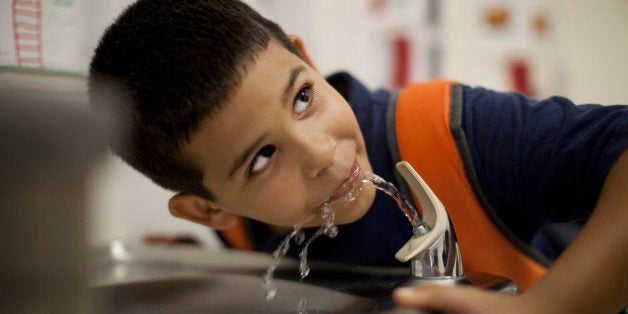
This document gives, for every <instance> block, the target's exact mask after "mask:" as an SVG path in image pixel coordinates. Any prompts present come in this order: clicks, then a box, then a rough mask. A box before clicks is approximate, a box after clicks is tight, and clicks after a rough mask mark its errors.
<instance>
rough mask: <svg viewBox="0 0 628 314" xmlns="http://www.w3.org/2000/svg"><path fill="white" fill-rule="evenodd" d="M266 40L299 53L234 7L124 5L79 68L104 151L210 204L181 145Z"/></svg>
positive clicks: (199, 0) (219, 2) (158, 1)
mask: <svg viewBox="0 0 628 314" xmlns="http://www.w3.org/2000/svg"><path fill="white" fill-rule="evenodd" d="M271 38H272V39H274V40H276V41H277V42H279V43H280V44H282V45H283V46H284V47H285V48H286V49H288V50H289V51H291V52H292V53H294V54H295V55H297V56H298V55H299V53H298V52H297V50H296V48H295V46H294V45H293V43H292V41H291V40H290V39H289V38H288V36H287V35H286V34H285V33H284V32H283V31H282V30H281V28H280V27H279V26H278V25H277V24H275V23H273V22H271V21H269V20H267V19H265V18H263V17H262V16H261V15H259V14H258V13H257V12H255V11H254V10H253V9H252V8H250V7H249V6H248V5H246V4H244V3H242V2H240V1H236V0H140V1H138V2H136V3H134V4H132V5H131V6H130V7H128V8H127V9H126V10H125V12H124V13H123V14H122V15H121V16H120V17H119V18H118V19H117V20H116V21H115V22H114V23H113V24H112V25H111V26H110V27H109V28H108V29H107V30H106V32H105V34H104V35H103V37H102V38H101V40H100V43H99V45H98V47H97V48H96V50H95V53H94V57H93V59H92V61H91V65H90V71H89V96H90V101H91V103H92V107H93V109H94V111H95V112H96V113H97V114H98V115H100V116H101V117H103V118H105V119H104V120H105V122H106V124H107V125H106V127H107V128H108V129H109V130H110V131H112V132H113V133H111V137H110V146H111V148H112V150H113V151H114V152H115V153H116V154H117V155H119V156H120V157H121V158H122V159H123V160H124V161H125V162H127V163H128V164H129V165H131V166H132V167H133V168H135V169H136V170H138V171H140V172H141V173H143V174H144V175H146V176H147V177H149V178H150V179H152V180H153V181H154V182H155V183H157V184H159V185H160V186H162V187H164V188H167V189H170V190H173V191H177V192H183V193H188V194H194V195H197V196H201V197H204V198H206V199H215V197H214V196H213V195H212V193H211V192H210V191H208V190H207V189H206V188H205V187H204V186H203V184H202V179H203V174H202V172H201V170H200V169H199V167H198V166H196V165H194V164H193V163H192V162H191V161H190V160H189V159H187V158H186V156H184V155H183V154H182V152H181V149H180V148H181V145H182V144H184V143H186V142H189V141H190V140H191V137H192V135H193V134H194V132H195V131H197V130H198V128H199V125H200V123H201V121H203V120H204V119H206V118H208V117H211V115H212V114H214V113H216V112H217V111H218V110H220V108H221V106H222V104H224V103H225V101H226V100H227V99H228V97H229V96H230V93H231V92H232V91H233V90H234V89H235V88H236V87H237V86H238V84H239V83H240V81H241V78H242V76H243V75H244V73H245V72H246V66H247V65H248V64H250V63H251V62H252V61H253V60H254V58H255V56H256V55H257V54H258V53H259V52H260V51H263V50H265V49H266V48H267V47H268V44H269V41H270V40H271ZM114 134H115V135H114Z"/></svg>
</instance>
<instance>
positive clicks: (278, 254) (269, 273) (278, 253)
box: [262, 172, 427, 311]
mask: <svg viewBox="0 0 628 314" xmlns="http://www.w3.org/2000/svg"><path fill="white" fill-rule="evenodd" d="M363 183H370V184H373V186H375V188H377V189H378V190H380V191H383V192H384V193H386V194H387V195H389V196H390V197H392V198H393V199H394V200H395V201H396V202H397V205H398V206H399V208H400V209H401V210H402V211H403V213H404V214H405V216H406V217H407V218H408V220H409V221H410V224H411V225H412V228H413V230H427V226H426V225H425V224H424V223H423V221H421V219H420V218H419V215H418V213H417V212H416V210H415V209H414V207H413V206H412V205H411V204H410V202H408V200H407V199H406V198H405V197H404V196H403V194H401V193H400V192H399V190H397V188H396V187H395V186H394V185H393V184H392V183H390V182H387V181H386V180H384V179H382V178H380V177H379V176H377V175H375V174H373V173H370V172H364V173H362V180H361V182H360V184H358V185H357V186H356V187H355V188H354V189H353V190H352V191H351V192H349V193H348V195H346V196H345V197H344V198H343V199H342V200H341V201H340V202H338V205H335V206H332V205H330V204H329V203H324V204H323V205H322V206H321V209H320V215H321V218H322V220H323V224H322V225H321V226H320V227H319V228H318V229H317V230H316V232H314V234H313V235H312V236H311V237H310V238H309V239H308V240H307V242H305V245H304V246H303V248H302V249H301V253H300V254H299V274H300V276H301V279H303V278H305V277H307V276H308V274H309V273H310V267H309V265H308V262H307V252H308V248H309V246H310V244H311V243H312V242H313V241H314V240H316V238H318V237H319V236H321V235H325V236H327V237H330V238H334V237H336V235H337V234H338V227H337V226H336V225H335V223H334V219H335V217H336V209H337V208H342V207H343V206H345V205H346V204H348V203H350V202H352V201H353V200H355V199H356V197H358V195H359V193H360V192H361V191H362V187H363ZM415 232H416V231H415ZM293 239H294V242H295V244H296V245H301V244H302V243H303V241H304V240H305V233H304V232H303V230H302V222H300V223H297V224H295V225H294V227H293V230H292V232H291V233H290V234H288V235H287V236H286V237H285V238H284V240H283V241H282V242H281V243H280V244H279V246H278V247H277V249H275V251H274V252H273V254H272V258H273V261H272V263H271V264H270V265H269V266H268V269H267V270H266V273H265V274H264V276H263V278H262V286H263V288H264V297H265V300H266V301H267V302H270V301H271V300H272V299H273V298H274V296H275V294H276V293H277V288H276V287H275V285H274V284H273V274H274V271H275V269H277V266H279V263H280V262H281V258H282V257H284V256H285V255H286V253H287V252H288V250H289V249H290V243H291V241H292V240H293ZM305 303H306V301H305V300H304V299H302V300H301V301H300V302H299V311H300V310H302V308H301V307H302V306H301V305H302V304H305Z"/></svg>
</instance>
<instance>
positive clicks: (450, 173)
mask: <svg viewBox="0 0 628 314" xmlns="http://www.w3.org/2000/svg"><path fill="white" fill-rule="evenodd" d="M462 88H463V87H462V86H461V85H458V84H454V83H453V82H450V81H434V82H429V83H423V84H416V85H412V86H409V87H407V88H404V89H403V90H401V91H400V92H398V93H397V94H396V95H395V96H394V97H395V98H396V99H393V100H391V102H389V106H388V113H387V116H388V117H387V128H388V133H389V134H388V139H389V145H390V146H391V147H390V148H391V151H392V152H393V153H392V154H393V158H399V159H400V160H405V161H408V162H409V163H410V164H411V165H412V167H414V169H415V170H416V171H417V172H418V173H419V174H420V175H421V177H422V178H423V179H424V180H425V181H426V182H427V184H428V185H429V186H430V188H431V189H432V190H433V191H434V193H435V194H436V195H437V196H438V198H439V199H440V200H441V202H442V203H443V205H444V206H445V208H446V209H447V212H448V213H449V215H450V219H451V221H452V224H453V226H454V229H455V231H456V234H457V236H458V241H459V244H460V249H461V253H462V260H463V265H464V269H466V270H469V271H476V272H484V273H491V274H498V275H502V276H505V277H507V278H510V279H512V280H513V281H514V282H515V283H516V284H517V285H518V286H519V288H520V289H521V290H526V289H528V288H529V287H530V286H531V285H533V284H534V283H535V282H536V281H537V280H538V279H539V278H540V277H541V276H543V275H544V274H545V272H546V271H547V268H546V267H547V266H548V265H549V263H548V262H547V259H545V258H544V257H543V256H541V255H540V254H539V253H537V252H536V251H534V250H533V249H532V248H531V247H529V246H528V245H527V244H525V243H524V242H522V241H521V240H519V239H518V238H517V237H516V236H515V235H514V234H513V233H512V232H511V231H510V230H509V229H507V228H506V227H505V225H504V224H503V222H502V221H501V220H500V219H499V217H497V215H496V214H495V213H494V212H493V210H492V209H491V206H490V204H488V202H487V201H486V199H485V197H484V195H483V193H482V190H481V188H480V186H479V184H478V183H477V177H476V175H475V171H474V169H473V164H472V163H471V161H470V155H469V150H468V146H467V144H466V139H465V136H464V132H463V130H462V127H461V119H462ZM395 155H397V156H395ZM394 161H395V162H396V161H397V160H394ZM415 203H418V202H417V201H416V198H415Z"/></svg>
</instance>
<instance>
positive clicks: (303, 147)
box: [297, 132, 337, 178]
mask: <svg viewBox="0 0 628 314" xmlns="http://www.w3.org/2000/svg"><path fill="white" fill-rule="evenodd" d="M308 133H309V134H304V135H303V136H301V137H299V150H297V154H299V155H300V156H301V159H302V161H303V173H304V175H305V176H306V177H308V178H315V177H317V176H319V175H320V174H321V173H322V172H324V171H325V170H326V169H328V168H329V167H330V166H331V165H332V164H333V162H334V154H335V152H336V146H337V142H336V140H335V139H334V138H333V137H331V136H329V135H326V134H316V133H314V132H308Z"/></svg>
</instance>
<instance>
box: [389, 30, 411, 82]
mask: <svg viewBox="0 0 628 314" xmlns="http://www.w3.org/2000/svg"><path fill="white" fill-rule="evenodd" d="M392 49H393V72H392V88H397V87H402V86H404V85H406V84H408V81H409V79H410V58H411V57H410V49H411V44H410V41H409V40H408V38H407V37H405V36H398V37H396V38H395V39H393V41H392Z"/></svg>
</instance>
